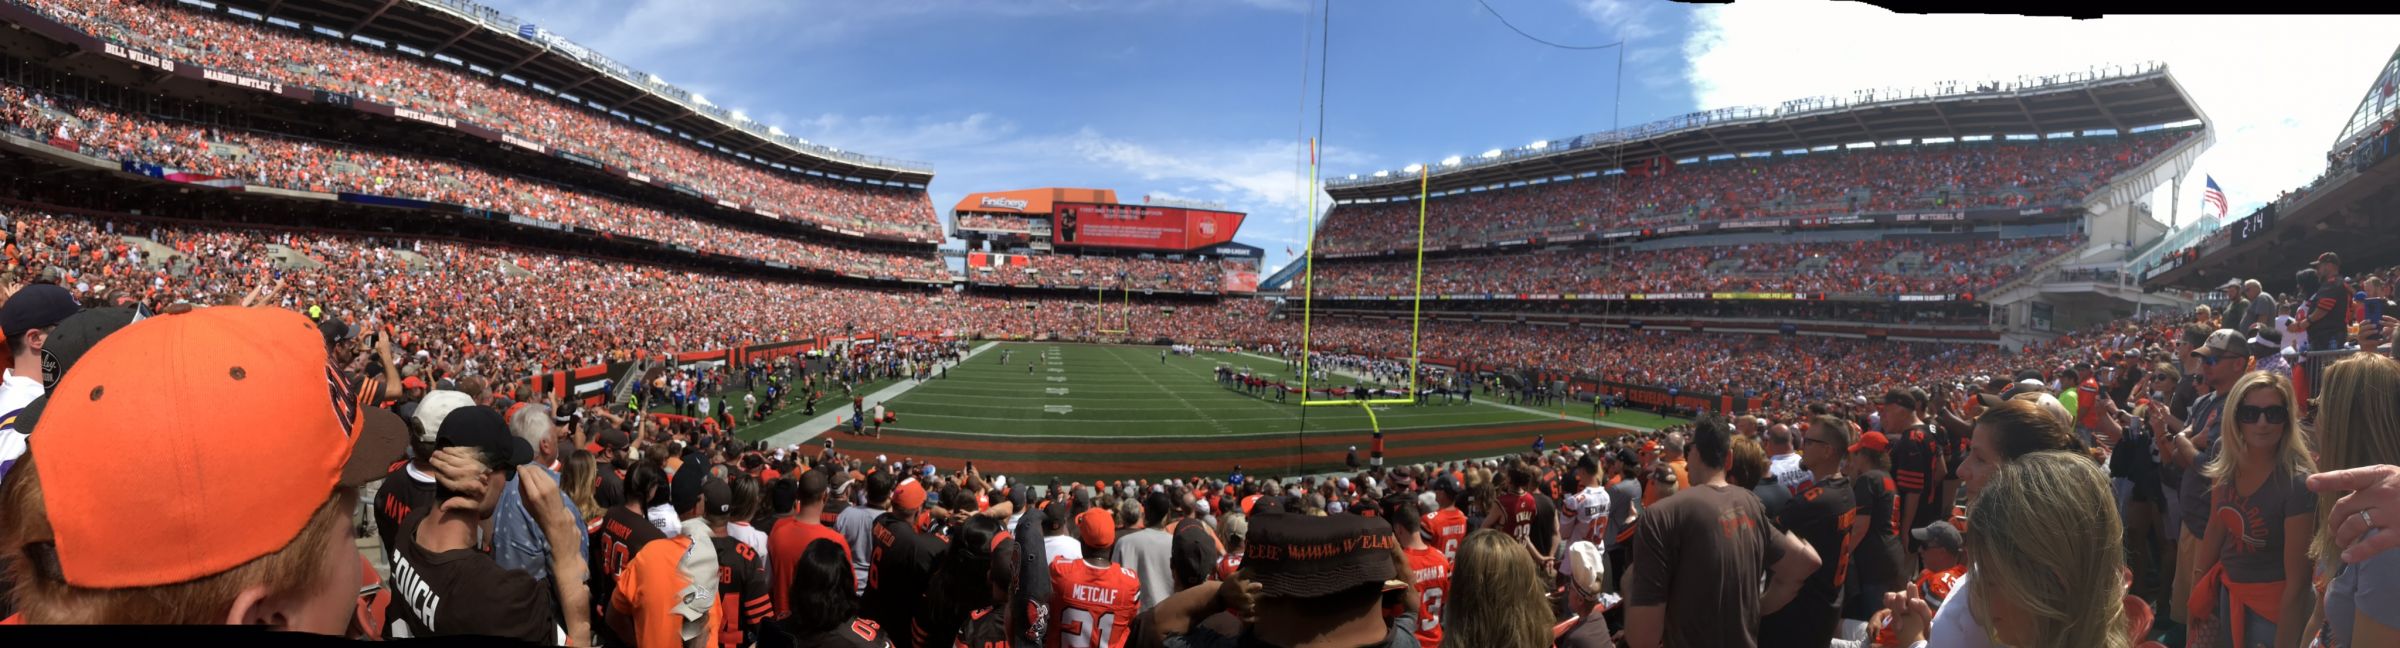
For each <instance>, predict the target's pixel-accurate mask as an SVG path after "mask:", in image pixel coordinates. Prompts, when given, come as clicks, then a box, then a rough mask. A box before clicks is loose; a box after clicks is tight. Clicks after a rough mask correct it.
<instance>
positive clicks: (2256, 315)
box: [2225, 290, 2281, 332]
mask: <svg viewBox="0 0 2400 648" xmlns="http://www.w3.org/2000/svg"><path fill="white" fill-rule="evenodd" d="M2246 314H2247V315H2248V316H2249V318H2250V321H2249V322H2242V323H2240V324H2236V325H2233V326H2227V327H2225V328H2229V329H2234V330H2239V331H2244V332H2247V331H2248V330H2249V327H2248V326H2246V325H2247V324H2249V323H2250V322H2256V321H2259V320H2261V319H2264V320H2267V322H2268V323H2269V324H2272V323H2274V322H2275V316H2276V315H2279V314H2281V313H2277V312H2276V311H2275V296H2274V295H2269V294H2267V293H2266V291H2263V290H2262V291H2259V293H2258V296H2257V297H2252V298H2250V311H2249V312H2248V313H2246Z"/></svg>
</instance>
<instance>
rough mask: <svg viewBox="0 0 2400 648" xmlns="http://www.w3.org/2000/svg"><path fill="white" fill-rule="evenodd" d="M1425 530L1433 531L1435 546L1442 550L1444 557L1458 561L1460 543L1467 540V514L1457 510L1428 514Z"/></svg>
mask: <svg viewBox="0 0 2400 648" xmlns="http://www.w3.org/2000/svg"><path fill="white" fill-rule="evenodd" d="M1425 528H1426V529H1429V530H1431V531H1433V541H1434V542H1433V544H1434V546H1437V547H1440V548H1441V549H1442V557H1444V558H1449V559H1451V560H1458V543H1460V542H1465V541H1466V539H1467V514H1465V513H1460V512H1458V509H1456V508H1446V509H1442V510H1439V511H1434V512H1432V513H1427V514H1425Z"/></svg>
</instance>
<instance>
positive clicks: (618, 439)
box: [592, 428, 633, 450]
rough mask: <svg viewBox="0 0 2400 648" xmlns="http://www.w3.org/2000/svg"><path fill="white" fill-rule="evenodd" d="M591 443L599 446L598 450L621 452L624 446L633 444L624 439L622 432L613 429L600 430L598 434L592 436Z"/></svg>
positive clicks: (629, 440)
mask: <svg viewBox="0 0 2400 648" xmlns="http://www.w3.org/2000/svg"><path fill="white" fill-rule="evenodd" d="M592 442H593V443H597V444H600V448H601V449H603V450H623V449H625V446H626V445H628V444H631V443H633V441H632V440H631V439H628V438H626V437H625V433H624V432H623V431H620V430H617V429H615V428H609V429H606V430H601V431H600V433H599V434H596V435H593V437H592Z"/></svg>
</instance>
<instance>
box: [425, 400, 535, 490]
mask: <svg viewBox="0 0 2400 648" xmlns="http://www.w3.org/2000/svg"><path fill="white" fill-rule="evenodd" d="M433 443H434V447H436V448H460V447H463V448H477V449H481V450H483V453H484V456H485V457H486V460H487V461H491V462H493V466H492V467H493V468H495V469H499V468H508V467H513V466H522V465H525V464H527V463H531V462H533V446H531V445H528V444H526V443H525V440H524V439H520V438H517V437H516V435H512V434H509V433H508V422H507V420H505V419H503V418H502V417H501V416H500V411H499V410H495V409H492V408H489V407H484V406H481V405H473V406H468V407H461V408H458V409H457V410H454V411H452V412H450V415H449V416H447V417H444V418H443V419H442V427H441V429H440V430H439V431H436V432H435V433H434V438H433ZM511 474H514V473H511Z"/></svg>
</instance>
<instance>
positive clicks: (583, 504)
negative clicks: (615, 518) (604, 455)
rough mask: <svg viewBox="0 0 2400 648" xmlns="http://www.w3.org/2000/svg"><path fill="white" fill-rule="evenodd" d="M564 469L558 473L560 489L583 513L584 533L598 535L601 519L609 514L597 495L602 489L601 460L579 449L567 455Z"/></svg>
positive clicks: (587, 451)
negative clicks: (600, 480)
mask: <svg viewBox="0 0 2400 648" xmlns="http://www.w3.org/2000/svg"><path fill="white" fill-rule="evenodd" d="M564 468H565V469H564V470H561V471H559V473H558V487H559V488H560V489H562V490H565V491H566V492H567V499H568V500H569V501H573V502H575V510H577V511H580V512H582V513H583V519H582V520H579V522H582V523H583V532H584V533H587V534H588V533H598V532H599V530H600V518H601V517H602V516H605V515H607V514H608V510H607V509H604V508H601V506H600V502H599V500H598V499H596V495H595V493H598V492H599V489H600V482H599V479H600V462H599V458H598V457H596V456H594V455H593V454H592V451H590V450H582V449H578V450H576V451H575V452H574V453H573V454H569V455H567V461H566V463H565V464H564Z"/></svg>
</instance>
